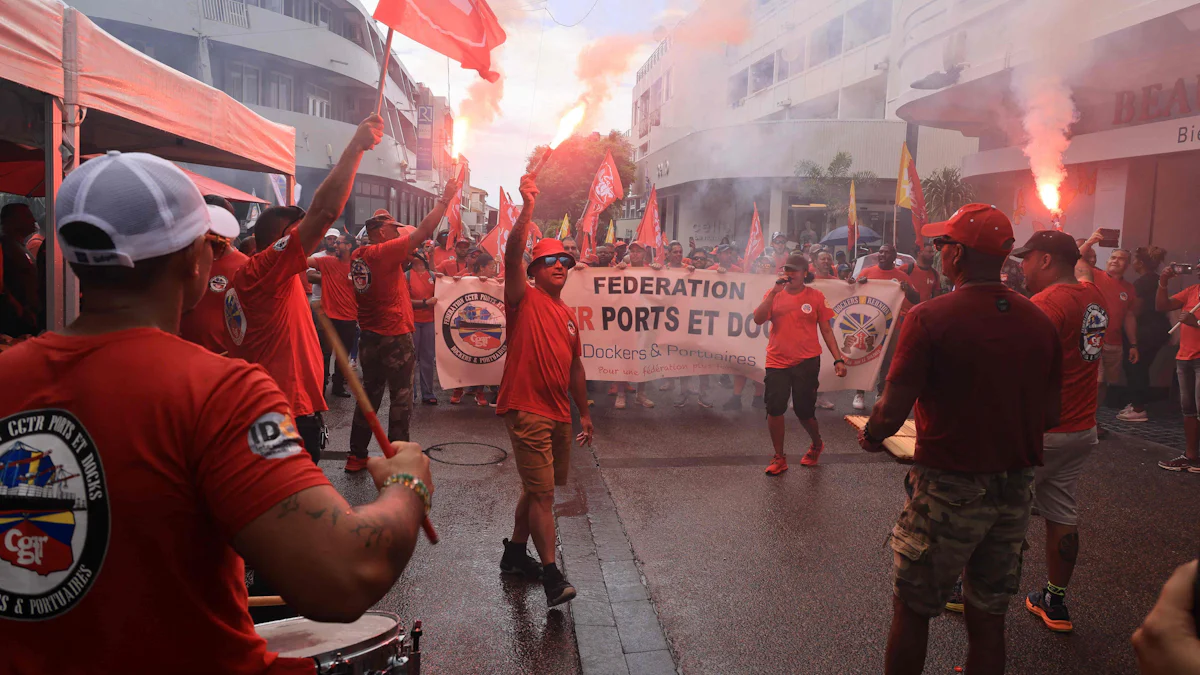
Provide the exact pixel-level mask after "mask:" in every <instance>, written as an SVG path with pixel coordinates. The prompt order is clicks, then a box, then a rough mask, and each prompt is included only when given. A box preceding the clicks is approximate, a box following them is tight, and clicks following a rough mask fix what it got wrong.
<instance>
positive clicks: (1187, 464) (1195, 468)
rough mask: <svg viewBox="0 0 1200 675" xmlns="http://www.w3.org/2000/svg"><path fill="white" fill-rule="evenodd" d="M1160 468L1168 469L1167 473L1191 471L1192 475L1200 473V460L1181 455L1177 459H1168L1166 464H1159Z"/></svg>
mask: <svg viewBox="0 0 1200 675" xmlns="http://www.w3.org/2000/svg"><path fill="white" fill-rule="evenodd" d="M1158 468H1160V469H1166V470H1167V471H1190V472H1192V473H1200V459H1189V458H1188V456H1187V455H1180V456H1178V457H1176V458H1175V459H1168V460H1167V461H1165V462H1159V463H1158Z"/></svg>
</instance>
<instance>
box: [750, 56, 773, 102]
mask: <svg viewBox="0 0 1200 675" xmlns="http://www.w3.org/2000/svg"><path fill="white" fill-rule="evenodd" d="M774 83H775V55H774V54H771V55H770V56H768V57H766V58H765V59H760V60H759V61H758V62H757V63H755V64H754V65H752V66H750V93H752V94H753V93H754V92H758V91H762V90H763V89H766V88H767V87H769V86H771V85H772V84H774Z"/></svg>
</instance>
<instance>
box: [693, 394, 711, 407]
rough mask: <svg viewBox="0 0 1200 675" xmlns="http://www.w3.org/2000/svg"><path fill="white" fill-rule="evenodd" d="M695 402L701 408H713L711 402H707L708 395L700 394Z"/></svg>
mask: <svg viewBox="0 0 1200 675" xmlns="http://www.w3.org/2000/svg"><path fill="white" fill-rule="evenodd" d="M696 402H697V403H699V404H700V407H701V408H711V407H713V404H712V401H710V400H708V394H705V393H703V392H701V393H700V395H699V396H697V397H696Z"/></svg>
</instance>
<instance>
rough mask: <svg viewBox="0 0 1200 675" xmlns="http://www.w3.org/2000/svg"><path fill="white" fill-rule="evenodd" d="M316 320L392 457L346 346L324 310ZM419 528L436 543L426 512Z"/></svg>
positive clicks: (377, 436) (374, 431)
mask: <svg viewBox="0 0 1200 675" xmlns="http://www.w3.org/2000/svg"><path fill="white" fill-rule="evenodd" d="M317 321H318V322H320V324H321V330H323V331H325V339H326V340H327V341H328V343H329V346H330V347H332V348H333V354H334V356H335V357H336V358H337V365H338V370H341V371H342V377H343V378H344V379H345V380H346V384H347V385H349V386H350V391H352V392H354V398H355V400H357V401H358V409H359V410H361V411H362V414H363V417H366V418H367V425H368V426H370V427H371V433H372V434H374V436H375V442H376V443H378V444H379V448H380V449H381V450H383V454H384V456H385V457H392V456H394V455H395V454H396V451H395V449H393V448H392V443H391V441H389V440H388V437H387V432H385V431H384V430H383V425H382V424H380V423H379V417H377V416H376V415H375V410H374V409H373V408H372V407H371V401H370V399H368V398H367V392H366V390H365V389H363V386H362V381H361V380H359V379H358V373H356V372H355V371H354V368H351V367H350V355H349V354H347V353H346V346H345V345H343V344H342V339H341V338H339V337H338V334H337V331H336V330H334V328H333V322H331V321H330V320H329V317H328V316H325V312H323V311H321V310H317ZM421 529H423V530H425V537H426V538H427V539H429V543H431V544H436V543H438V535H437V531H436V530H434V529H433V522H432V521H430V520H429V516H428V514H427V515H426V516H425V519H424V520H422V521H421Z"/></svg>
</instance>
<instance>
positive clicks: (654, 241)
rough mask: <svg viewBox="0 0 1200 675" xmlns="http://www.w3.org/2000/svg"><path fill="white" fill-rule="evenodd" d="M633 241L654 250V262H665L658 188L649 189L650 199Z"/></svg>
mask: <svg viewBox="0 0 1200 675" xmlns="http://www.w3.org/2000/svg"><path fill="white" fill-rule="evenodd" d="M634 241H636V242H638V243H639V244H641V245H642V246H645V247H646V248H652V249H654V262H656V263H658V264H660V265H661V264H662V263H664V262H666V260H667V246H666V243H665V242H663V233H662V220H661V219H660V218H659V217H658V188H657V187H654V186H651V187H650V198H649V199H648V200H646V214H645V215H644V216H642V222H641V223H638V229H637V236H636V237H635V238H634Z"/></svg>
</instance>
